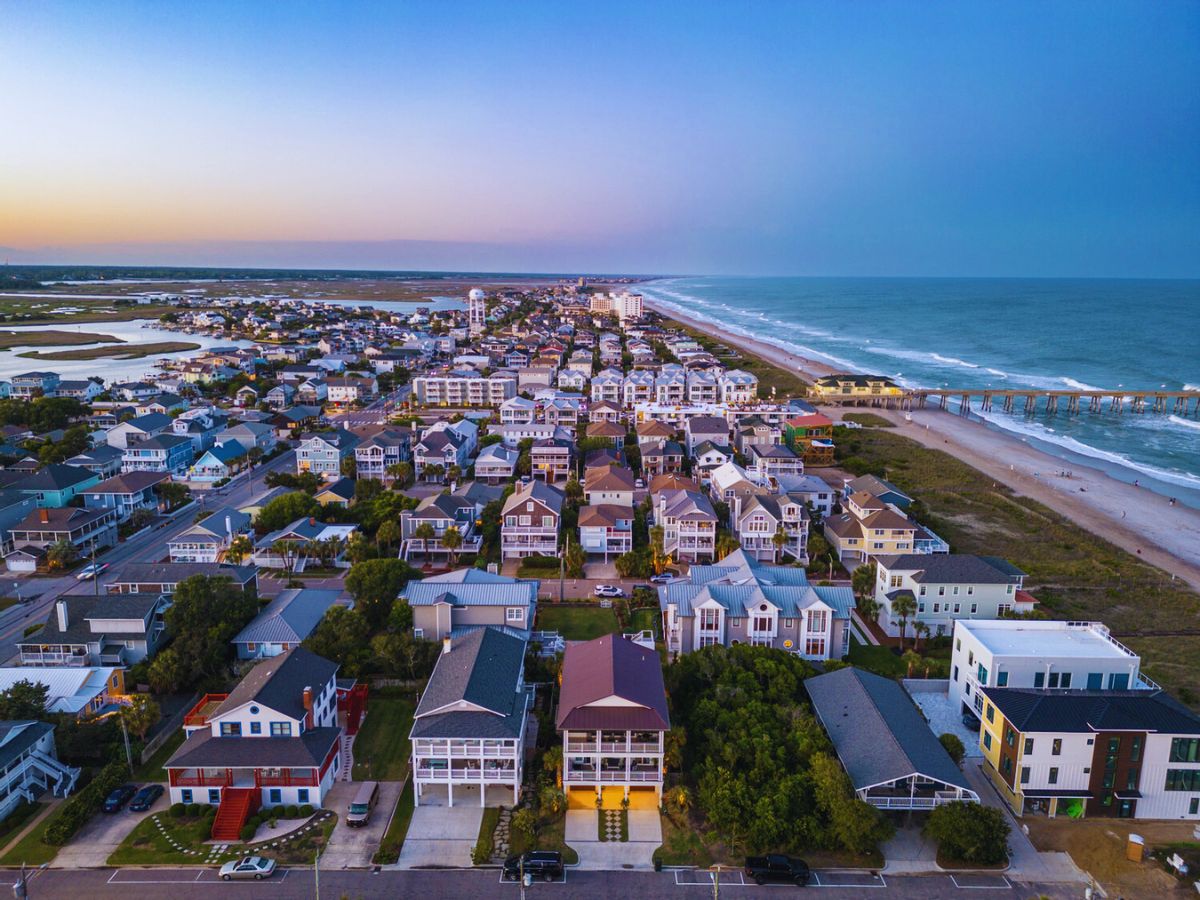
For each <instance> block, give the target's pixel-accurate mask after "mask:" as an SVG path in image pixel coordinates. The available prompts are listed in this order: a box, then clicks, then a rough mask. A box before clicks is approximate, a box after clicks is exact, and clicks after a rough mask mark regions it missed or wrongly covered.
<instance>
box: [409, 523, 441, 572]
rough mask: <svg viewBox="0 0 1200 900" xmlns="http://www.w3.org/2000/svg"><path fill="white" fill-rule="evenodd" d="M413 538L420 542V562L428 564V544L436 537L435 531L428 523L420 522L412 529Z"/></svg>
mask: <svg viewBox="0 0 1200 900" xmlns="http://www.w3.org/2000/svg"><path fill="white" fill-rule="evenodd" d="M413 537H414V538H415V539H416V540H418V541H420V542H421V561H422V562H429V542H430V541H432V540H433V539H434V538H435V537H437V531H436V530H434V527H433V525H432V524H431V523H429V522H422V523H421V524H420V525H418V526H417V527H416V528H414V529H413Z"/></svg>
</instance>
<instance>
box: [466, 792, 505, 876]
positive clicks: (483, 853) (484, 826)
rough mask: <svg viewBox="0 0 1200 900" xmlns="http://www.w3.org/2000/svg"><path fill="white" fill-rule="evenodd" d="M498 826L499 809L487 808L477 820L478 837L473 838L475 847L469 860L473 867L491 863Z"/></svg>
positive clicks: (494, 807) (496, 807)
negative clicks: (473, 864)
mask: <svg viewBox="0 0 1200 900" xmlns="http://www.w3.org/2000/svg"><path fill="white" fill-rule="evenodd" d="M499 824H500V807H498V806H489V807H487V808H486V809H485V810H484V811H483V818H481V819H480V820H479V836H478V837H476V838H475V847H474V848H473V849H472V850H471V860H472V862H474V863H475V865H477V866H482V865H486V864H487V863H489V862H491V860H492V853H493V852H495V846H496V843H495V842H496V826H497V825H499Z"/></svg>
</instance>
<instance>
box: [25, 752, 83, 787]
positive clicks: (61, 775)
mask: <svg viewBox="0 0 1200 900" xmlns="http://www.w3.org/2000/svg"><path fill="white" fill-rule="evenodd" d="M29 762H30V765H32V766H36V767H37V768H39V769H41V771H42V772H43V773H45V775H46V776H47V777H48V778H50V779H52V780H53V781H54V795H55V796H56V797H65V796H67V794H69V793H71V791H73V790H74V789H75V782H76V781H78V780H79V770H78V769H76V768H72V767H71V766H68V765H64V764H63V763H61V762H59V761H58V760H57V759H55V758H54V757H53V756H47V755H46V754H45V753H42V752H40V751H38V750H34V751H33V752H32V753H30V754H29Z"/></svg>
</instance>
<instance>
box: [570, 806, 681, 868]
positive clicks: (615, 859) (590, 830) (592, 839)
mask: <svg viewBox="0 0 1200 900" xmlns="http://www.w3.org/2000/svg"><path fill="white" fill-rule="evenodd" d="M598 830H599V823H598V820H597V817H596V811H595V810H591V809H572V810H568V811H567V824H566V832H565V834H564V836H563V837H564V839H565V840H566V842H567V844H568V845H570V846H571V847H574V848H575V852H576V853H578V854H579V868H580V869H586V870H591V871H606V872H612V871H620V870H623V869H652V868H654V863H653V861H652V859H651V857H652V856H653V855H654V851H655V850H657V849H658V847H659V846H660V845H661V844H662V820H661V819H659V817H658V810H654V811H650V810H636V809H631V810H630V811H629V840H628V841H601V840H600V839H599V835H598V833H597V832H598Z"/></svg>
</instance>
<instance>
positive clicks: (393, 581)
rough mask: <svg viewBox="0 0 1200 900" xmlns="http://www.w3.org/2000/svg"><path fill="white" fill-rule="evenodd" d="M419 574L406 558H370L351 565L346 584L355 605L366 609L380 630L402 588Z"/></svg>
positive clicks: (365, 613)
mask: <svg viewBox="0 0 1200 900" xmlns="http://www.w3.org/2000/svg"><path fill="white" fill-rule="evenodd" d="M419 574H420V573H419V572H417V570H416V569H414V568H413V567H412V566H410V565H409V564H408V563H406V562H405V561H404V560H402V559H368V560H366V561H364V562H360V563H355V564H354V565H353V566H351V567H350V571H349V572H348V573H347V574H346V580H345V585H346V590H347V591H349V592H350V596H352V597H353V598H354V606H355V609H357V610H359V611H360V612H362V614H363V617H364V618H365V619H366V620H367V624H368V625H369V626H370V628H371V630H372V631H378V630H379V629H380V628H381V627H383V624H384V623H385V622H386V621H387V619H388V615H389V613H390V612H391V610H392V604H393V603H395V602H396V598H397V597H398V596H399V595H400V591H402V590H403V589H404V586H405V585H406V584H408V582H409V581H410V580H411V579H412V578H414V577H416V576H418V575H419Z"/></svg>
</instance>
